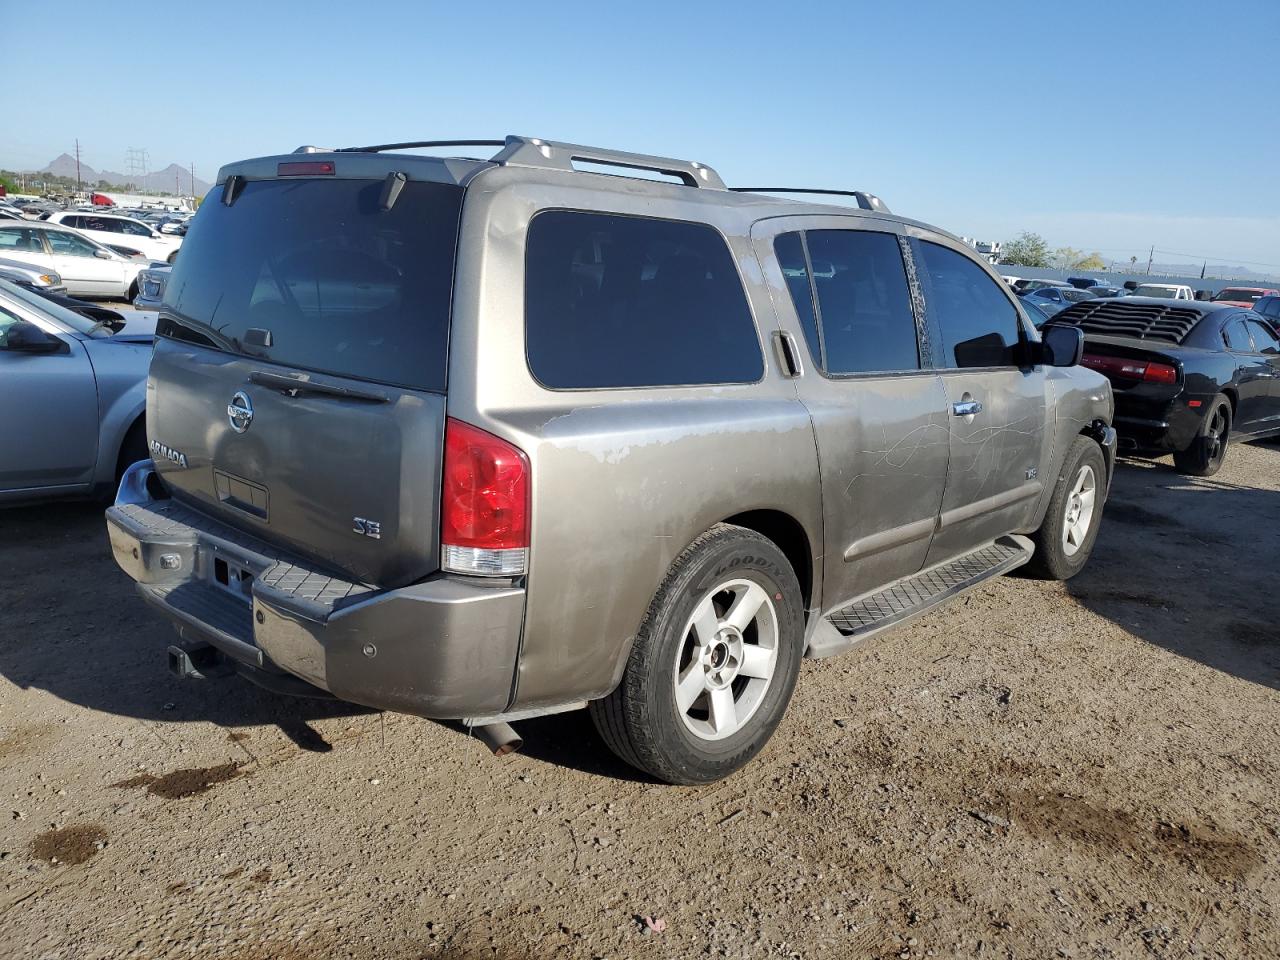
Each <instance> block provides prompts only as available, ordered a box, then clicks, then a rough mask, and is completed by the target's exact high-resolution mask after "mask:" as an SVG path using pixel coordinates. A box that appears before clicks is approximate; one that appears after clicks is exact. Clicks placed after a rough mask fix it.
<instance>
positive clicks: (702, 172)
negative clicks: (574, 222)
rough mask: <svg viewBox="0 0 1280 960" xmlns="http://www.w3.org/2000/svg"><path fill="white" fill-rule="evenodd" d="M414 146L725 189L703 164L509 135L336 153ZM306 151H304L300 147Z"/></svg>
mask: <svg viewBox="0 0 1280 960" xmlns="http://www.w3.org/2000/svg"><path fill="white" fill-rule="evenodd" d="M416 147H501V148H502V149H501V150H499V151H498V152H497V153H496V154H494V155H493V156H492V157H491V158H490V159H491V160H492V161H493V162H494V163H498V164H502V165H503V166H510V167H540V168H544V169H547V168H549V169H553V170H576V169H577V168H576V167H575V166H574V163H575V161H576V162H581V163H595V164H600V165H602V166H608V167H620V168H622V169H624V170H648V171H651V172H653V173H661V174H665V175H666V176H669V177H674V178H675V179H677V180H679V181H680V182H681V183H683V184H684V185H685V186H688V187H702V188H703V189H709V190H726V189H728V188H727V187H726V186H725V185H724V181H723V180H721V179H720V174H718V173H716V172H715V171H714V170H712V169H711V168H710V167H708V166H707V165H706V164H702V163H695V162H694V161H692V160H677V159H675V158H673V157H658V156H653V155H650V154H647V153H627V152H626V151H623V150H606V149H603V148H601V147H588V146H583V145H582V144H577V143H561V142H559V141H556V140H540V139H538V138H536V137H516V136H508V137H506V138H505V139H503V140H417V141H409V142H406V143H381V144H375V145H374V146H369V147H343V148H341V149H340V150H336V151H334V152H335V153H382V152H384V151H386V150H410V149H413V148H416ZM299 149H300V150H306V149H307V148H305V147H304V148H299Z"/></svg>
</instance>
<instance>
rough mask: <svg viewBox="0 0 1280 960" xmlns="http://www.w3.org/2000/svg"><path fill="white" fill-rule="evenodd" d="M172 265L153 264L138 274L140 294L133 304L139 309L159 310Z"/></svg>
mask: <svg viewBox="0 0 1280 960" xmlns="http://www.w3.org/2000/svg"><path fill="white" fill-rule="evenodd" d="M172 272H173V268H172V267H158V266H152V267H149V268H147V269H146V270H143V271H142V272H141V273H139V274H138V295H137V296H136V297H134V298H133V305H134V307H135V308H136V309H138V310H159V309H160V304H161V303H162V302H163V301H164V287H165V284H166V283H168V282H169V274H170V273H172Z"/></svg>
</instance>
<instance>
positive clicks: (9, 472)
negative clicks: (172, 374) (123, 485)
mask: <svg viewBox="0 0 1280 960" xmlns="http://www.w3.org/2000/svg"><path fill="white" fill-rule="evenodd" d="M120 315H121V316H122V317H123V319H124V323H123V326H120V324H119V323H118V322H117V323H116V324H115V326H117V327H119V329H113V328H112V327H110V326H107V325H106V324H103V323H98V322H95V321H93V320H91V319H89V318H87V317H84V316H81V315H80V314H78V313H74V312H72V311H71V310H68V309H66V308H65V307H61V306H59V305H58V304H56V303H52V302H50V301H48V300H46V299H45V298H43V297H41V296H40V295H39V294H37V293H33V292H31V291H29V290H24V289H22V288H21V287H19V286H17V285H16V284H13V283H9V282H7V281H3V280H0V410H3V411H4V416H3V417H0V503H6V502H13V501H26V500H33V499H41V498H44V497H56V496H100V495H108V494H109V493H110V492H111V491H113V490H114V489H115V486H116V483H117V481H118V479H119V477H120V474H121V473H122V472H123V471H124V469H125V468H126V467H127V466H129V464H131V463H133V462H134V461H136V460H142V459H145V458H146V457H147V456H148V453H147V440H146V425H145V420H144V414H145V409H146V380H147V367H148V365H149V364H150V362H151V346H152V340H153V339H154V336H155V314H153V313H139V312H134V311H120Z"/></svg>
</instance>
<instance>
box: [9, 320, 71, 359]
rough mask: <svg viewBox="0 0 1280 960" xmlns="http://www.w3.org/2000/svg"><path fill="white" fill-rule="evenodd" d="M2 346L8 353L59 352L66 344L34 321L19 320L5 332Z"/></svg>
mask: <svg viewBox="0 0 1280 960" xmlns="http://www.w3.org/2000/svg"><path fill="white" fill-rule="evenodd" d="M3 347H4V349H5V350H7V351H8V352H10V353H61V352H62V351H64V350H65V349H66V344H64V343H63V342H62V341H61V340H59V339H58V338H57V337H55V336H52V335H50V334H47V333H45V332H44V331H43V330H41V329H40V328H39V327H37V326H36V325H35V324H34V323H29V322H28V321H26V320H19V321H18V322H17V323H15V324H13V326H11V327H9V329H8V331H7V332H6V334H5V337H4V342H3Z"/></svg>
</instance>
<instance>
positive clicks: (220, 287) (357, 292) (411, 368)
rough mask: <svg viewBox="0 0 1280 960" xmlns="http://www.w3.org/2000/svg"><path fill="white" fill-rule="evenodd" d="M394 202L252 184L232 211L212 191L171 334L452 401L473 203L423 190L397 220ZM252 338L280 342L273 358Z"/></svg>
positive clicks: (168, 307)
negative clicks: (459, 284) (461, 223)
mask: <svg viewBox="0 0 1280 960" xmlns="http://www.w3.org/2000/svg"><path fill="white" fill-rule="evenodd" d="M382 191H383V181H381V180H335V179H323V180H321V179H304V180H260V181H250V182H249V183H247V184H245V186H244V188H243V189H242V191H241V193H240V196H239V197H237V198H236V201H235V203H234V204H232V205H231V206H230V207H228V206H225V205H224V204H223V203H222V188H221V187H217V188H215V189H214V190H212V191H210V193H209V195H208V197H207V198H206V199H205V202H204V203H203V204H202V205H201V207H200V214H199V216H197V217H195V218H194V219H193V220H192V221H191V229H190V231H189V232H188V233H187V237H186V240H185V242H184V243H183V247H182V256H181V257H179V258H178V260H177V261H176V263H175V264H174V268H173V273H172V275H171V276H170V279H169V283H168V286H167V289H166V290H165V303H164V307H163V312H164V315H165V318H166V319H164V320H162V322H161V324H160V325H159V332H160V333H161V334H162V335H165V336H171V337H175V338H177V339H186V340H194V341H196V342H200V343H205V344H207V345H212V346H214V347H217V348H219V349H223V350H227V351H229V352H233V353H242V354H245V355H248V356H255V357H261V358H262V359H264V360H269V361H271V362H274V363H280V364H286V365H288V366H294V367H302V368H304V369H307V370H315V371H318V372H322V373H333V374H337V375H340V376H348V377H355V378H358V379H361V380H372V381H377V382H381V383H389V384H395V385H397V386H403V387H410V388H415V389H423V390H432V391H443V390H444V388H445V376H446V370H447V365H448V345H449V303H450V296H451V293H452V289H453V264H454V250H455V245H456V242H457V235H458V217H459V214H460V211H461V209H462V194H463V190H462V188H461V187H458V186H454V185H452V184H438V183H421V182H412V181H411V182H409V183H407V184H405V186H404V189H403V190H402V191H401V192H400V195H399V197H398V198H397V200H396V202H395V204H394V205H393V206H392V208H391V209H390V210H383V209H382V208H381V198H382ZM168 318H172V319H173V320H176V321H178V323H177V324H176V325H175V324H174V323H173V322H171V320H170V319H168ZM250 329H258V330H264V331H267V332H268V333H270V338H269V339H270V346H256V345H251V344H248V343H246V342H245V334H246V332H247V331H248V330H250ZM264 339H265V338H264V337H263V336H262V335H261V334H257V335H255V337H254V342H255V343H261V342H263V340H264Z"/></svg>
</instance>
